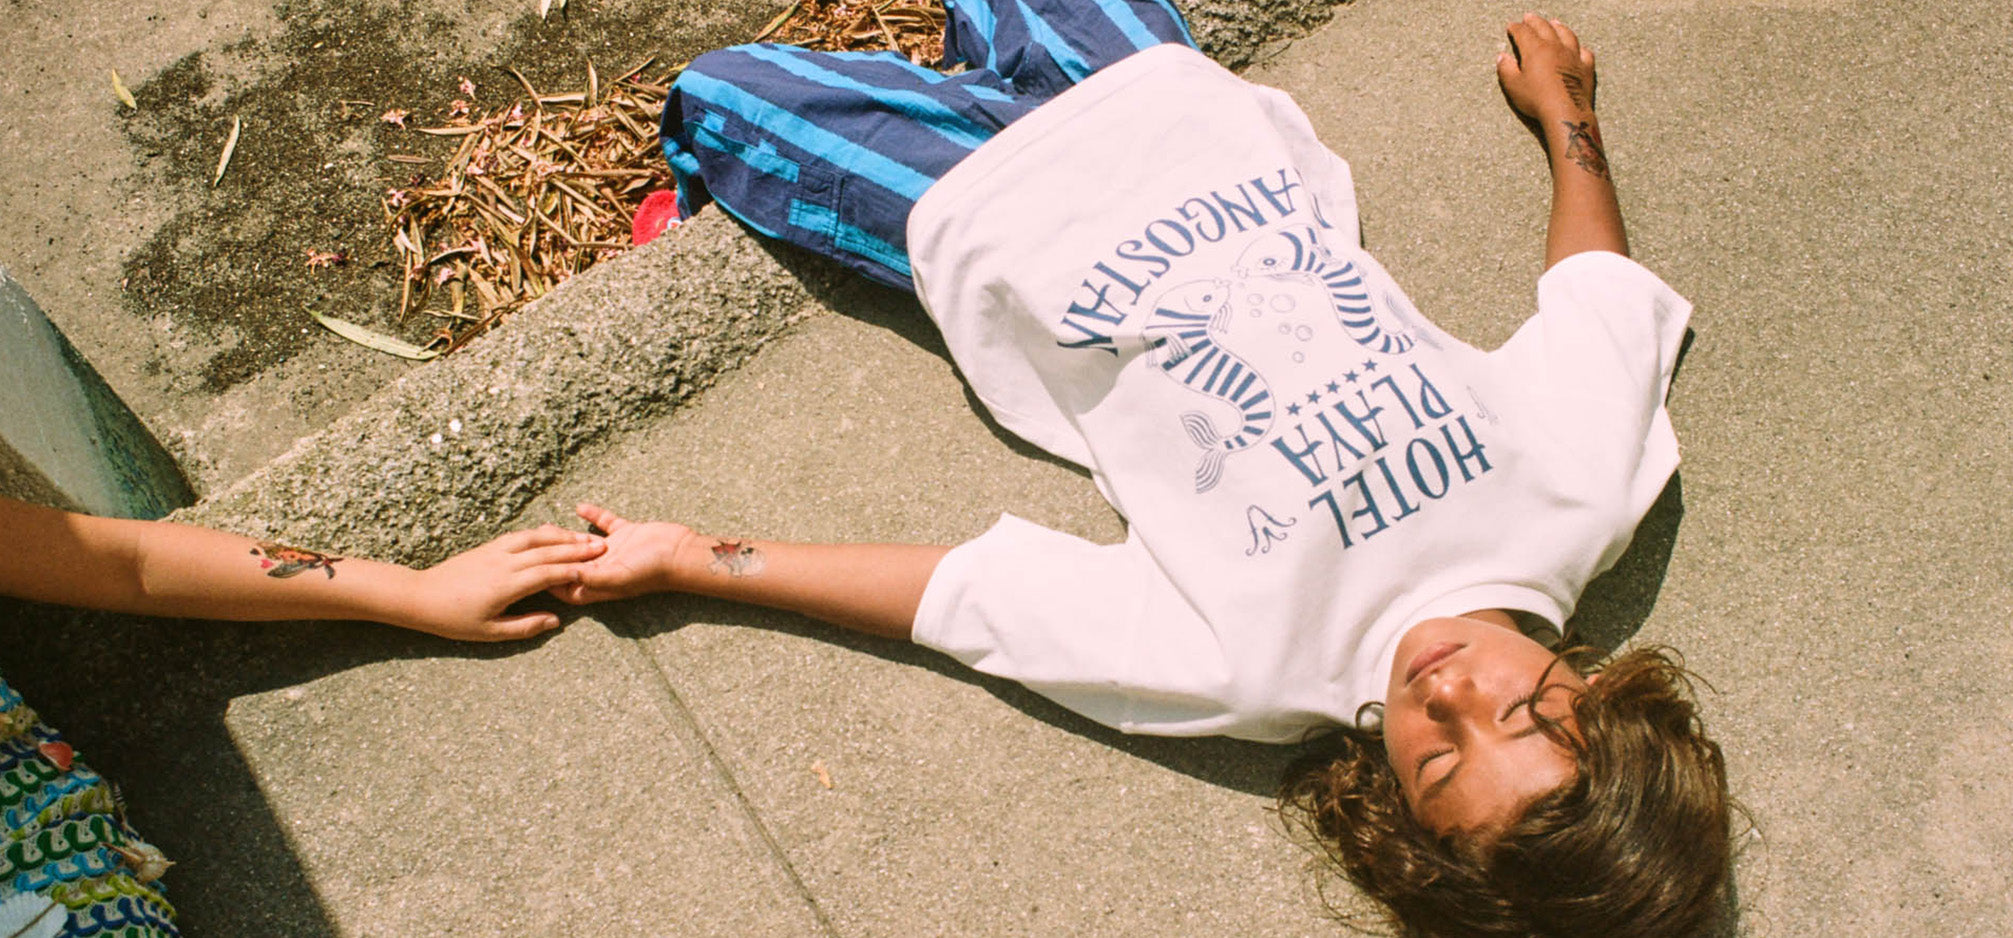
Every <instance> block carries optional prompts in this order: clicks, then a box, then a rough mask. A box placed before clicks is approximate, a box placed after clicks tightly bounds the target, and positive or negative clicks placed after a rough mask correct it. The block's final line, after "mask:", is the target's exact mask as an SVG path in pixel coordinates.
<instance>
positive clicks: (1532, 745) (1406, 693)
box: [1384, 618, 1587, 834]
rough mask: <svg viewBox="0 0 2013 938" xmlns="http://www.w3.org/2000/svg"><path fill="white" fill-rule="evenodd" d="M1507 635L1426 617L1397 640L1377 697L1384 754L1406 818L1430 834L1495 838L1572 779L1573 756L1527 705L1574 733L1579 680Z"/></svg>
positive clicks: (1520, 638) (1500, 629)
mask: <svg viewBox="0 0 2013 938" xmlns="http://www.w3.org/2000/svg"><path fill="white" fill-rule="evenodd" d="M1552 658H1553V655H1552V652H1551V651H1550V650H1548V649H1546V648H1545V647H1544V646H1543V645H1540V644H1538V643H1537V642H1534V641H1532V640H1530V639H1529V638H1526V637H1524V635H1523V633H1521V632H1519V631H1517V630H1516V629H1514V628H1509V627H1507V626H1503V625H1497V624H1495V623H1492V622H1485V621H1482V620H1480V619H1470V618H1447V619H1428V620H1426V621H1424V622H1421V623H1419V624H1418V625H1415V626H1413V627H1412V629H1411V631H1409V632H1407V633H1406V634H1405V637H1404V638H1402V639H1400V640H1399V642H1398V654H1397V658H1396V659H1395V660H1394V661H1393V662H1392V664H1391V683H1390V687H1389V689H1388V690H1387V691H1386V694H1385V697H1384V749H1385V752H1386V753H1387V754H1388V755H1389V756H1390V759H1391V768H1392V770H1393V771H1395V772H1397V773H1398V783H1399V786H1400V787H1401V788H1402V789H1403V790H1404V792H1405V800H1406V802H1407V803H1408V804H1409V805H1410V806H1411V808H1412V814H1413V816H1414V817H1417V818H1418V819H1419V821H1420V823H1422V824H1425V825H1426V826H1427V827H1428V828H1429V829H1431V830H1433V831H1435V832H1437V833H1442V834H1446V833H1453V832H1483V833H1488V832H1494V831H1499V830H1501V829H1502V828H1503V827H1504V826H1506V825H1507V824H1508V823H1509V822H1510V821H1512V820H1514V819H1515V818H1516V817H1517V815H1518V814H1520V813H1521V812H1522V810H1523V808H1524V806H1525V805H1527V804H1529V803H1530V802H1531V801H1533V800H1535V799H1536V798H1538V797H1539V796H1541V795H1543V794H1544V793H1546V792H1549V791H1551V790H1553V789H1555V788H1557V787H1559V786H1560V785H1562V784H1564V783H1565V782H1566V781H1568V780H1569V779H1571V778H1572V776H1573V772H1574V771H1575V769H1574V765H1573V758H1572V754H1571V753H1570V752H1568V751H1567V750H1566V749H1565V747H1563V746H1560V745H1559V744H1558V743H1555V742H1553V741H1552V740H1551V738H1550V737H1548V736H1546V735H1545V734H1544V733H1543V732H1542V731H1540V730H1539V728H1538V725H1537V724H1536V723H1535V722H1534V721H1533V720H1532V718H1531V712H1530V708H1529V707H1525V706H1522V703H1523V702H1524V701H1527V700H1532V699H1533V697H1532V691H1533V690H1534V689H1537V684H1538V678H1539V676H1540V675H1545V669H1546V668H1551V673H1550V674H1549V675H1548V676H1546V677H1545V687H1544V688H1543V689H1542V690H1540V691H1539V692H1538V694H1537V695H1536V697H1535V701H1536V703H1535V706H1536V707H1537V709H1538V711H1539V712H1540V713H1543V714H1544V715H1545V716H1547V717H1551V718H1553V719H1557V720H1559V721H1560V722H1561V723H1562V724H1563V725H1564V726H1565V727H1566V729H1567V730H1569V731H1571V730H1575V729H1577V727H1576V726H1575V724H1574V721H1573V717H1572V712H1571V709H1570V702H1571V700H1572V697H1573V695H1574V694H1576V693H1578V692H1580V691H1583V690H1585V689H1586V687H1587V682H1586V681H1585V680H1584V679H1582V678H1581V677H1580V676H1579V674H1577V673H1575V672H1574V671H1573V670H1572V669H1571V668H1569V667H1566V666H1565V665H1563V664H1561V665H1559V666H1557V667H1552Z"/></svg>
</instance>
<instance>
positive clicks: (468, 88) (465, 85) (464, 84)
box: [454, 75, 475, 98]
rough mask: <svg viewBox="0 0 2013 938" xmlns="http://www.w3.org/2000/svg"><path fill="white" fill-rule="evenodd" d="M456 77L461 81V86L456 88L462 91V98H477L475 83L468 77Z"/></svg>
mask: <svg viewBox="0 0 2013 938" xmlns="http://www.w3.org/2000/svg"><path fill="white" fill-rule="evenodd" d="M454 77H456V78H459V79H461V84H459V85H456V86H455V87H456V88H459V89H461V96H462V97H464V98H473V97H475V82H472V81H469V80H468V76H467V75H456V76H454Z"/></svg>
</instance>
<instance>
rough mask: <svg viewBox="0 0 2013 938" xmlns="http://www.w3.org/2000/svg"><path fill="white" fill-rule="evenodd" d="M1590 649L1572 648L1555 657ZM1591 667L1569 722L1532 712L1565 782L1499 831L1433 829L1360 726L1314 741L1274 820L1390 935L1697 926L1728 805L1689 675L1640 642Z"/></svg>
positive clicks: (1714, 913) (1653, 935)
mask: <svg viewBox="0 0 2013 938" xmlns="http://www.w3.org/2000/svg"><path fill="white" fill-rule="evenodd" d="M1586 656H1587V655H1586V653H1585V651H1584V650H1576V651H1573V652H1567V653H1565V654H1562V655H1561V656H1560V660H1561V661H1562V662H1564V663H1567V664H1569V665H1570V664H1571V663H1572V662H1573V661H1575V660H1579V659H1583V658H1585V657H1586ZM1555 666H1556V665H1555ZM1595 670H1597V671H1598V672H1599V673H1600V675H1601V677H1600V679H1599V680H1598V681H1596V682H1595V683H1593V684H1592V685H1591V686H1590V687H1589V688H1588V689H1587V690H1585V691H1584V692H1582V693H1580V694H1579V695H1578V696H1577V697H1576V698H1575V699H1574V701H1573V703H1572V711H1573V714H1574V716H1575V717H1576V719H1577V723H1578V726H1577V729H1573V728H1569V727H1567V726H1564V725H1562V724H1561V723H1560V722H1558V721H1552V720H1545V719H1543V718H1539V723H1540V724H1541V726H1542V728H1543V729H1544V732H1545V733H1546V735H1548V736H1549V737H1551V738H1552V740H1554V741H1555V742H1557V743H1559V744H1560V745H1561V746H1564V747H1565V748H1566V749H1567V750H1569V751H1570V752H1571V753H1572V754H1573V758H1574V761H1575V763H1576V765H1577V767H1578V772H1577V774H1576V775H1575V777H1574V779H1573V780H1572V781H1571V782H1568V783H1567V784H1565V785H1563V786H1561V787H1559V788H1558V789H1555V790H1554V791H1552V792H1550V793H1548V794H1546V795H1544V796H1542V797H1540V798H1539V799H1538V800H1537V801H1535V802H1533V803H1532V804H1531V805H1529V806H1528V807H1527V808H1526V809H1525V810H1524V813H1523V815H1522V816H1521V817H1520V818H1518V819H1516V820H1514V821H1512V822H1511V823H1510V824H1509V826H1508V827H1506V828H1504V829H1503V830H1501V831H1500V832H1496V833H1495V835H1494V836H1487V835H1484V836H1469V837H1468V838H1467V839H1465V840H1463V839H1462V838H1461V837H1460V836H1458V835H1448V836H1442V835H1438V834H1435V833H1434V832H1433V831H1431V830H1428V829H1427V828H1426V827H1425V826H1424V825H1423V824H1421V823H1420V822H1419V821H1418V820H1417V819H1416V818H1414V817H1413V815H1412V811H1411V809H1410V808H1409V807H1408V806H1407V804H1406V801H1405V797H1404V795H1403V794H1402V793H1401V792H1400V790H1399V787H1398V775H1397V773H1396V772H1395V771H1393V770H1392V767H1391V763H1390V761H1389V759H1388V758H1387V757H1386V755H1385V750H1384V741H1383V737H1382V736H1381V735H1380V734H1379V733H1378V732H1377V731H1375V730H1370V729H1361V728H1357V727H1347V728H1344V729H1342V730H1340V731H1338V732H1336V733H1334V734H1331V735H1330V736H1328V737H1325V738H1323V739H1322V740H1319V741H1317V742H1316V743H1314V744H1312V748H1311V749H1310V751H1309V752H1308V753H1307V754H1305V755H1304V756H1302V757H1301V758H1299V759H1298V760H1296V761H1295V762H1294V764H1293V765H1292V766H1291V767H1290V768H1289V769H1288V770H1287V774H1286V779H1285V781H1284V783H1283V784H1282V786H1281V790H1280V795H1279V810H1280V814H1281V816H1282V817H1283V818H1285V819H1286V820H1287V821H1288V823H1289V824H1290V825H1292V826H1294V827H1296V828H1299V829H1300V831H1301V832H1302V833H1304V834H1305V835H1306V836H1307V838H1308V839H1310V840H1312V841H1313V842H1314V844H1315V846H1316V848H1317V850H1318V852H1320V853H1321V854H1323V855H1324V856H1325V857H1326V859H1327V860H1328V861H1329V862H1330V863H1332V864H1333V865H1334V866H1335V867H1337V868H1339V872H1340V873H1341V874H1343V875H1344V876H1346V877H1347V878H1348V879H1349V881H1350V882H1352V883H1354V884H1355V886H1356V887H1357V888H1358V889H1359V890H1360V891H1361V892H1362V893H1363V894H1364V895H1366V896H1368V897H1369V898H1371V899H1373V900H1375V901H1376V902H1377V903H1379V905H1380V906H1381V907H1382V908H1381V910H1380V913H1379V914H1377V915H1376V916H1374V918H1377V919H1382V920H1383V922H1384V924H1386V925H1388V926H1390V927H1391V929H1392V930H1393V931H1396V932H1398V933H1402V934H1406V935H1413V936H1420V938H1454V936H1462V938H1468V936H1475V938H1482V936H1505V938H1508V936H1515V938H1567V936H1574V938H1577V936H1601V938H1684V936H1693V935H1700V934H1704V933H1706V932H1707V931H1708V930H1709V929H1711V928H1712V927H1713V926H1714V925H1715V924H1717V923H1718V920H1719V918H1720V915H1721V911H1722V900H1723V898H1724V896H1725V891H1726V888H1727V876H1728V871H1729V869H1730V867H1731V865H1732V855H1731V843H1732V839H1731V831H1730V816H1731V814H1732V812H1733V810H1734V807H1733V804H1732V800H1731V799H1730V798H1729V796H1728V794H1727V784H1726V763H1725V760H1724V759H1723V757H1722V756H1721V754H1720V749H1719V745H1718V744H1717V743H1715V742H1713V741H1712V740H1711V739H1709V738H1707V737H1706V735H1705V732H1704V728H1703V727H1702V726H1701V724H1700V721H1699V716H1698V707H1697V703H1696V700H1695V698H1694V695H1693V687H1692V677H1691V674H1690V672H1688V671H1686V670H1685V667H1684V665H1683V663H1682V659H1680V658H1679V657H1678V656H1677V655H1676V653H1675V652H1673V651H1671V650H1669V649H1664V648H1641V649H1636V650H1633V651H1630V652H1628V653H1626V654H1623V655H1620V656H1618V657H1616V658H1615V659H1613V660H1612V661H1610V662H1608V663H1607V664H1606V665H1605V666H1603V667H1596V668H1590V669H1589V671H1590V672H1591V671H1595ZM1538 686H1540V687H1542V686H1544V680H1543V679H1542V678H1541V679H1540V681H1539V683H1538ZM1330 908H1331V909H1333V910H1335V911H1336V912H1337V914H1338V915H1341V916H1342V917H1343V918H1344V920H1345V921H1352V920H1353V921H1354V922H1355V924H1358V925H1361V924H1363V923H1362V921H1361V918H1360V917H1357V916H1350V915H1348V914H1347V913H1344V912H1343V911H1342V910H1340V909H1337V908H1336V907H1335V906H1334V904H1333V903H1331V904H1330Z"/></svg>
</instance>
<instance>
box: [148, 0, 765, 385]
mask: <svg viewBox="0 0 2013 938" xmlns="http://www.w3.org/2000/svg"><path fill="white" fill-rule="evenodd" d="M277 11H278V18H279V20H280V22H281V23H283V24H284V29H283V31H282V32H281V33H280V34H279V35H278V36H277V37H275V38H273V39H270V40H264V41H259V40H246V41H241V42H239V43H237V44H234V45H231V46H227V47H224V48H221V49H216V50H209V51H202V52H195V53H191V54H189V55H186V56H184V57H182V58H181V59H180V60H178V61H176V62H175V63H174V64H173V65H171V66H170V67H168V68H167V69H164V70H162V71H161V72H159V73H157V74H155V75H154V76H153V77H151V78H150V79H148V80H147V81H146V82H144V83H143V84H141V85H139V86H138V87H137V88H135V89H134V96H135V98H136V99H137V100H138V102H139V105H140V108H139V112H138V113H137V114H135V115H134V116H133V117H132V118H131V119H129V120H127V121H126V122H125V123H124V131H125V133H126V136H127V139H128V141H129V142H130V144H131V145H132V147H133V148H134V149H135V151H136V152H137V154H138V156H139V157H140V160H141V162H142V165H143V166H145V167H147V168H148V169H150V170H152V171H153V173H154V175H155V177H156V182H155V184H156V185H159V186H164V187H168V188H169V189H170V190H171V191H172V192H174V193H175V195H176V196H177V197H178V201H179V203H180V204H182V205H183V206H184V207H183V208H182V209H181V210H180V211H179V212H177V213H176V214H175V215H174V217H173V218H172V219H170V220H169V221H168V222H167V223H166V224H165V225H163V226H162V227H161V228H160V229H158V230H157V231H156V232H155V233H154V234H153V236H152V237H150V238H149V239H148V240H147V241H146V243H145V244H144V245H143V246H142V247H141V248H140V249H139V250H137V251H135V252H134V253H133V254H132V255H131V256H130V257H129V258H128V259H127V261H126V263H125V265H124V274H125V287H126V290H125V295H124V296H125V299H124V302H125V305H126V308H127V310H128V311H129V312H131V313H132V314H133V315H135V316H137V317H141V318H143V319H154V318H158V317H162V316H166V317H168V318H169V319H171V320H172V322H173V323H174V325H175V327H176V328H178V329H182V330H184V334H185V335H192V336H193V338H194V339H195V340H196V341H197V342H199V343H201V344H202V345H204V346H205V347H207V348H208V349H210V351H208V352H207V355H206V357H205V358H204V360H203V361H202V363H201V364H200V365H199V366H197V368H196V372H197V374H199V375H200V377H201V382H202V386H203V387H204V388H205V389H206V390H209V391H212V392H220V391H223V390H226V389H228V388H230V387H232V386H234V385H237V384H240V383H242V382H245V381H247V380H249V379H251V378H252V377H254V376H256V375H258V374H260V373H261V372H263V371H264V370H266V369H267V368H269V367H271V366H272V365H273V364H275V363H278V362H282V361H285V360H286V358H288V357H289V356H291V355H294V354H296V353H298V352H299V351H300V350H301V349H303V348H304V347H306V346H307V345H308V344H309V343H310V342H332V341H340V340H338V339H335V338H334V337H332V336H328V335H326V334H324V333H323V332H322V331H321V330H320V329H319V327H316V326H315V325H314V324H313V322H312V321H311V320H310V319H309V318H308V316H307V314H306V311H307V310H309V309H313V310H317V311H320V312H323V313H326V314H329V315H334V316H340V317H342V318H344V319H349V320H351V321H354V322H358V323H361V324H364V325H366V326H369V327H371V328H375V329H378V330H380V331H383V332H386V333H388V334H392V335H397V336H400V337H402V338H405V339H407V340H409V341H413V342H415V343H419V344H424V343H425V342H426V341H427V340H428V339H429V338H430V337H431V336H432V334H433V333H434V332H435V331H436V330H437V329H438V328H439V325H440V324H439V323H438V322H437V321H435V320H433V319H431V318H429V317H424V316H409V317H407V319H406V321H404V322H399V321H397V316H396V313H397V309H398V268H397V266H396V261H395V259H394V257H393V254H392V250H391V247H390V244H389V242H388V240H387V237H388V232H387V229H386V227H385V223H384V222H385V218H384V212H383V209H382V208H381V206H380V200H381V199H382V198H383V196H384V193H385V191H386V190H387V189H390V188H393V187H398V186H408V185H412V184H414V183H415V181H416V179H415V177H420V178H421V179H423V178H426V177H428V176H430V175H431V174H432V173H436V172H438V170H439V169H440V161H441V159H442V158H444V157H445V156H446V155H447V154H448V153H449V152H451V150H452V148H453V143H454V141H452V140H451V139H444V138H436V137H430V136H427V135H425V134H421V133H418V132H417V131H415V130H413V129H410V128H413V127H420V126H431V125H435V124H438V123H440V122H441V121H443V120H444V119H445V118H446V117H447V114H448V109H449V106H450V103H451V102H452V101H453V100H454V99H456V98H461V97H464V95H463V93H462V91H461V90H460V89H459V87H458V85H459V82H460V79H461V78H463V77H466V78H468V79H469V80H471V81H472V82H473V83H474V84H475V86H476V91H475V95H474V96H473V98H472V100H471V103H472V104H474V105H475V106H476V107H477V108H487V107H499V106H506V105H508V104H509V102H511V101H512V100H514V99H516V98H518V97H520V96H522V94H523V89H522V86H520V85H519V84H518V83H517V81H516V79H514V78H512V77H511V76H510V75H509V74H507V73H506V72H504V71H503V70H502V66H505V65H508V66H511V67H514V68H516V69H517V70H519V71H520V72H522V73H524V75H525V76H526V77H527V78H529V79H530V80H531V81H532V82H533V83H534V84H537V85H538V86H539V87H540V88H541V90H543V89H546V88H571V87H572V86H574V85H580V84H583V83H584V81H585V63H586V62H587V61H589V60H590V59H591V60H592V61H594V62H595V64H596V67H597V68H600V69H602V70H603V71H604V72H607V71H610V70H626V69H627V68H628V67H630V66H633V65H635V64H636V63H637V62H640V61H642V60H643V59H645V58H647V57H649V56H652V55H657V56H661V57H662V58H663V59H664V60H665V61H679V60H682V59H684V58H689V57H690V56H692V55H694V54H697V53H698V52H699V51H703V50H704V49H707V48H712V47H714V46H717V45H722V44H727V43H731V42H734V41H738V40H739V39H740V38H743V37H746V36H749V35H752V34H753V33H754V32H755V31H756V30H758V29H760V28H761V26H762V25H763V24H764V23H765V22H766V21H767V20H768V19H769V18H770V17H773V16H774V15H775V13H776V12H777V10H776V9H772V8H770V7H769V6H768V5H766V4H764V5H749V6H745V7H743V8H741V9H736V10H724V9H713V8H700V9H697V10H695V9H694V8H693V7H692V5H691V4H689V3H679V2H676V0H651V2H639V3H629V4H622V5H620V6H619V7H618V6H613V5H609V6H596V5H593V4H586V3H580V2H577V0H576V3H574V4H572V5H570V6H569V7H568V8H566V9H564V10H562V11H557V12H555V13H554V14H553V15H552V17H551V18H550V19H548V20H544V21H541V20H540V19H539V18H538V16H537V14H536V9H535V6H534V5H533V4H531V3H528V2H527V3H525V4H523V7H522V10H521V12H518V13H516V14H515V15H514V16H513V17H512V18H510V19H508V20H507V21H498V22H492V23H486V24H485V23H482V22H480V21H478V20H477V19H475V17H476V16H477V14H475V13H472V12H471V13H470V15H469V16H467V17H463V16H459V15H453V14H451V13H450V12H449V11H448V10H447V9H445V8H444V7H443V6H440V5H433V6H428V7H421V6H420V5H418V4H410V3H406V4H395V5H367V6H363V7H362V8H359V7H358V6H357V5H354V4H349V3H335V2H296V3H282V4H280V5H279V6H278V7H277ZM241 62H252V63H265V64H264V66H263V67H260V66H256V65H255V66H253V67H252V68H251V69H248V70H247V69H240V68H239V67H238V65H239V63H241ZM240 71H248V72H249V74H250V77H249V78H248V79H241V78H238V77H237V75H236V73H238V72H240ZM393 110H397V111H405V112H407V113H408V115H409V116H407V117H406V119H405V123H406V127H404V128H401V127H399V126H396V125H394V124H392V123H388V122H386V121H385V120H383V119H382V116H383V115H384V114H385V112H387V111H393ZM233 118H236V119H237V120H238V121H240V122H241V123H242V126H243V131H242V134H241V136H240V138H239V141H238V144H237V146H236V148H235V150H234V152H233V155H232V157H231V160H230V164H229V167H228V168H227V169H226V171H225V173H224V176H223V179H222V181H221V182H220V183H218V184H216V185H212V184H211V183H212V179H213V177H214V174H215V172H216V168H217V162H218V157H219V155H220V154H221V153H222V151H223V149H224V144H225V140H226V138H227V137H228V136H229V133H230V128H231V124H232V119H233ZM394 154H398V155H405V156H409V157H420V158H424V159H426V160H427V162H425V163H411V162H398V161H394V160H392V159H390V158H389V157H391V156H392V155H394ZM310 252H323V253H324V254H339V255H341V256H342V257H343V260H342V261H341V262H340V263H334V264H331V265H328V266H319V265H318V266H317V267H315V268H312V269H311V268H310V266H309V259H310ZM364 354H372V353H364ZM157 367H165V365H157Z"/></svg>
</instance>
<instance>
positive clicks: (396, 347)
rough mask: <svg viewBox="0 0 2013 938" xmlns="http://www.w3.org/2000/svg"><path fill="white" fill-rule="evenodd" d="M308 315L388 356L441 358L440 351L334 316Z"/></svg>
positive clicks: (334, 330) (418, 360) (332, 330)
mask: <svg viewBox="0 0 2013 938" xmlns="http://www.w3.org/2000/svg"><path fill="white" fill-rule="evenodd" d="M308 315H309V316H312V317H314V320H315V322H318V323H321V324H322V326H323V327H325V328H327V329H328V331H330V332H333V333H335V334H336V335H339V336H342V337H343V338H345V339H348V340H350V341H351V342H355V343H356V344H358V345H361V346H363V347H365V348H370V349H376V350H378V351H380V352H383V353H385V354H387V355H397V356H398V357H400V358H409V359H412V360H413V361H416V362H423V361H426V360H427V359H430V358H437V357H439V356H440V349H437V348H420V347H419V346H417V345H414V344H412V343H411V342H407V341H405V340H403V339H394V338H392V337H391V336H388V335H385V334H383V333H380V332H373V331H371V330H369V329H366V328H364V327H362V326H359V325H357V324H356V323H353V322H349V321H348V320H343V319H337V318H335V317H333V316H324V315H322V314H320V313H317V312H315V311H314V310H308Z"/></svg>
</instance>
